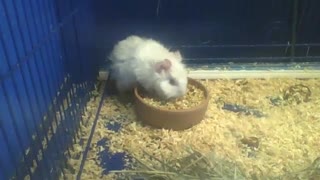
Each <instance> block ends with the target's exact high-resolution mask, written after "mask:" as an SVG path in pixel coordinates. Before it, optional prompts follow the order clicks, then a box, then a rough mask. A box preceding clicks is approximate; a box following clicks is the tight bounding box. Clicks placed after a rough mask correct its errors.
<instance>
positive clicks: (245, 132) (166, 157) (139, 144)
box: [66, 79, 320, 179]
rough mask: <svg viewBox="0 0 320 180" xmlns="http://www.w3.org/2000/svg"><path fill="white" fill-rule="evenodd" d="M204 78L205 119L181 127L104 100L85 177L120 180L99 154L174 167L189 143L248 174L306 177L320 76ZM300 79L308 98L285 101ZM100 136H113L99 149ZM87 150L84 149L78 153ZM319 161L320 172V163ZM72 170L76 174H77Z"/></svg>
mask: <svg viewBox="0 0 320 180" xmlns="http://www.w3.org/2000/svg"><path fill="white" fill-rule="evenodd" d="M202 83H204V84H205V85H206V86H207V87H208V90H209V94H210V97H211V100H210V104H209V107H208V112H207V113H206V116H205V119H204V120H203V121H202V122H201V123H200V124H198V125H196V126H194V127H192V128H190V129H188V130H185V131H181V132H177V131H170V130H164V129H163V130H161V129H152V128H150V127H148V126H144V125H142V124H140V123H139V122H136V121H135V114H134V111H133V107H132V105H131V104H126V105H123V104H121V103H120V102H119V100H118V99H117V98H116V97H107V98H106V99H105V100H104V104H103V108H102V110H101V113H100V116H99V118H100V119H99V120H98V124H97V128H96V130H95V134H94V137H93V141H92V144H91V145H90V147H91V149H90V151H89V155H88V158H87V160H86V164H85V167H84V171H83V173H82V179H97V178H102V179H114V178H115V177H113V174H109V175H104V171H105V169H103V168H102V167H101V165H100V163H101V161H100V159H99V156H98V154H99V153H101V152H105V153H107V154H115V153H121V152H126V153H127V154H128V155H129V156H133V157H134V159H135V160H133V161H132V164H133V165H134V164H137V162H136V161H137V160H138V161H139V162H141V163H142V164H144V165H147V166H149V167H152V168H153V169H161V166H162V163H160V162H159V161H157V160H155V159H161V160H162V162H166V163H167V164H170V163H172V162H175V160H179V159H181V158H184V157H186V156H188V153H187V151H186V147H192V148H193V149H194V150H195V151H197V152H200V153H202V154H207V153H210V152H214V154H215V155H216V156H217V157H219V158H223V159H225V160H226V161H229V162H232V163H234V164H236V165H237V167H239V169H240V170H241V171H242V172H243V173H244V174H245V175H246V176H247V178H248V179H261V178H262V177H279V176H280V177H283V178H284V179H288V178H289V179H290V178H291V179H292V178H297V177H298V176H301V174H302V173H300V174H298V173H297V172H299V171H301V172H302V170H304V169H306V168H307V167H309V166H310V165H311V164H313V163H316V162H317V161H316V159H317V158H318V157H320V151H319V149H320V110H319V107H320V88H319V87H320V79H309V80H298V79H270V80H262V79H252V80H235V81H234V80H214V81H202ZM297 84H303V85H304V86H306V87H308V88H309V89H310V92H311V94H310V95H309V96H308V101H306V102H304V101H301V98H290V99H291V100H290V101H286V99H285V98H284V95H285V94H286V93H285V92H288V89H290V87H292V86H295V85H297ZM303 92H305V91H303ZM292 97H296V95H293V96H292ZM295 99H297V100H296V101H295ZM302 99H304V98H302ZM90 103H91V105H89V107H95V106H96V105H97V102H94V101H92V102H90ZM226 103H229V104H237V105H242V106H244V107H250V108H255V109H259V110H260V111H262V112H263V113H264V114H266V116H263V117H257V116H255V115H252V114H246V113H242V112H233V111H228V110H226V109H223V108H222V107H223V105H224V104H226ZM85 118H87V117H85ZM118 123H120V124H121V128H120V129H119V131H114V130H112V129H108V128H106V125H107V124H109V125H110V124H111V125H112V124H113V125H114V124H118ZM90 128H91V126H90V125H88V126H87V127H83V128H82V129H83V132H82V135H83V137H84V138H86V137H88V134H89V133H90V132H89V131H90V130H91V129H90ZM252 137H254V138H252ZM250 138H251V140H252V139H254V141H252V142H256V141H258V142H259V143H258V145H257V146H255V148H248V147H249V146H248V143H247V146H245V145H244V143H243V142H244V139H250ZM102 139H108V140H107V141H106V144H105V146H98V143H99V141H101V140H102ZM249 145H250V144H249ZM75 146H79V145H75ZM83 148H84V147H79V149H81V150H79V151H82V150H83ZM146 153H147V154H149V155H151V156H153V157H154V158H150V157H149V156H146ZM252 154H253V155H252ZM80 159H81V158H80ZM72 161H73V162H74V163H73V164H72V166H73V168H74V169H75V172H77V170H78V168H77V167H78V166H79V162H80V160H75V159H72V158H70V159H69V162H72ZM106 163H107V162H106ZM127 163H129V160H127ZM172 166H175V167H178V166H179V165H177V164H175V165H174V164H172ZM317 166H319V168H318V169H317V170H319V169H320V165H319V164H318V165H317ZM231 170H233V169H232V168H231V169H230V171H231ZM317 170H313V171H308V173H305V171H303V172H304V173H305V174H306V176H304V178H306V177H310V178H313V179H316V177H319V173H317ZM311 172H312V173H311ZM68 173H70V174H71V176H72V178H71V179H74V177H75V176H74V175H72V173H71V172H67V173H66V174H68ZM73 174H75V173H73ZM311 176H312V177H311ZM310 178H309V179H310ZM270 179H272V178H270Z"/></svg>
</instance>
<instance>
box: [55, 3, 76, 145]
mask: <svg viewBox="0 0 320 180" xmlns="http://www.w3.org/2000/svg"><path fill="white" fill-rule="evenodd" d="M54 7H55V8H54V9H55V13H56V15H57V18H58V21H61V20H62V17H61V15H60V8H59V4H58V2H57V1H55V3H54ZM60 40H61V43H64V42H66V40H65V37H64V34H63V29H62V30H61V31H60ZM61 45H62V51H63V54H64V55H63V57H64V59H65V61H64V65H65V67H66V68H67V69H70V67H71V64H69V62H68V60H67V58H68V57H67V52H68V51H67V50H66V46H65V44H61ZM70 81H71V80H70V76H69V75H67V84H69V85H70V86H71V87H70V93H72V92H73V87H72V84H71V82H70ZM66 96H67V97H66V100H67V104H68V108H69V105H70V101H69V98H70V96H69V93H68V92H67V93H66ZM63 108H64V107H63ZM64 110H65V111H67V112H68V114H69V116H70V117H71V118H72V122H71V123H72V125H71V126H73V122H76V118H75V116H73V115H72V112H75V109H74V108H72V109H71V111H68V110H67V109H65V108H64ZM71 126H70V127H71ZM74 129H75V128H74ZM73 134H74V135H75V133H73ZM73 138H74V142H75V140H76V139H75V136H74V137H73ZM69 148H71V150H73V145H71V146H69ZM69 148H68V149H69Z"/></svg>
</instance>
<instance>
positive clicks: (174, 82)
mask: <svg viewBox="0 0 320 180" xmlns="http://www.w3.org/2000/svg"><path fill="white" fill-rule="evenodd" d="M169 83H170V84H171V85H172V86H176V85H177V84H178V83H177V81H176V80H174V79H170V80H169Z"/></svg>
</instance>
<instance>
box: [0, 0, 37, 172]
mask: <svg viewBox="0 0 320 180" xmlns="http://www.w3.org/2000/svg"><path fill="white" fill-rule="evenodd" d="M2 6H3V8H4V11H5V14H8V10H7V4H5V3H4V2H3V1H2ZM13 8H14V10H15V16H16V20H17V22H18V24H19V25H20V22H19V16H18V13H17V8H16V4H15V3H14V2H13ZM5 17H6V19H7V22H9V23H8V24H9V29H10V34H11V37H12V38H14V35H13V33H12V30H13V29H12V26H11V23H10V21H9V18H8V16H7V15H5ZM0 33H2V32H1V31H0ZM20 36H21V37H22V33H21V31H20ZM21 40H22V41H23V48H24V51H26V47H25V46H24V45H25V42H24V38H23V37H22V38H21ZM13 42H14V46H15V52H16V54H17V57H19V56H18V52H17V48H16V45H15V40H14V41H13ZM1 44H2V46H3V47H4V56H5V59H6V62H7V64H8V67H9V70H10V71H12V72H13V70H12V67H11V66H10V63H9V57H8V50H7V48H6V46H5V43H4V40H3V39H1ZM22 73H23V68H21V71H20V75H21V77H22V81H23V86H24V88H23V89H24V91H25V93H26V95H27V98H28V103H29V106H30V108H31V109H33V108H32V106H31V104H30V103H31V98H30V95H29V92H28V90H27V89H28V88H27V83H26V80H25V77H24V76H23V74H22ZM12 81H13V87H14V91H15V94H16V96H17V99H18V102H19V108H20V109H21V111H22V113H23V115H24V117H26V116H27V112H26V111H25V109H24V108H23V107H22V100H21V95H20V94H19V92H18V87H17V82H16V81H15V78H14V74H12ZM3 84H4V85H5V83H3ZM31 111H32V116H33V118H32V119H33V122H34V121H35V116H34V113H33V110H31ZM23 122H24V124H25V127H26V132H27V134H28V136H29V138H30V143H31V145H30V146H31V147H33V149H36V148H35V147H36V146H35V145H34V144H33V140H32V134H31V131H32V130H30V129H29V128H30V127H29V126H28V124H29V123H27V122H26V119H24V120H23ZM34 124H36V123H35V122H34ZM37 135H38V136H39V134H38V133H37ZM23 151H24V150H23ZM32 156H33V159H34V160H35V161H36V163H37V164H38V165H39V160H38V158H37V154H35V152H34V151H32ZM25 160H26V159H25ZM25 163H28V162H25ZM29 165H30V164H27V166H29ZM30 167H31V165H30ZM29 175H30V177H32V174H31V171H30V170H29ZM41 175H42V174H41Z"/></svg>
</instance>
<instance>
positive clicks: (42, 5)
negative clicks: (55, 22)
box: [41, 1, 76, 142]
mask: <svg viewBox="0 0 320 180" xmlns="http://www.w3.org/2000/svg"><path fill="white" fill-rule="evenodd" d="M41 2H43V1H41ZM46 8H48V5H45V4H43V3H42V4H41V9H46ZM49 21H50V20H49V19H48V16H46V20H45V21H44V22H49ZM44 27H49V25H48V24H47V23H46V26H44ZM43 31H45V30H44V29H43ZM45 32H46V33H47V34H50V32H49V31H45ZM50 45H51V48H53V47H52V44H50ZM47 52H49V51H48V50H47ZM47 54H49V53H47ZM52 56H53V55H52ZM48 58H49V57H48ZM50 67H51V69H52V71H55V70H54V68H53V67H52V65H51V63H50ZM55 74H56V75H57V73H55ZM59 103H61V102H59ZM59 113H60V115H61V111H60V109H59ZM61 117H62V116H61ZM61 122H62V123H63V126H64V122H63V121H61ZM67 122H68V121H67ZM64 128H65V126H64ZM72 131H73V133H74V131H75V129H74V130H72ZM73 140H74V142H75V141H76V139H75V137H74V138H73Z"/></svg>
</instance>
